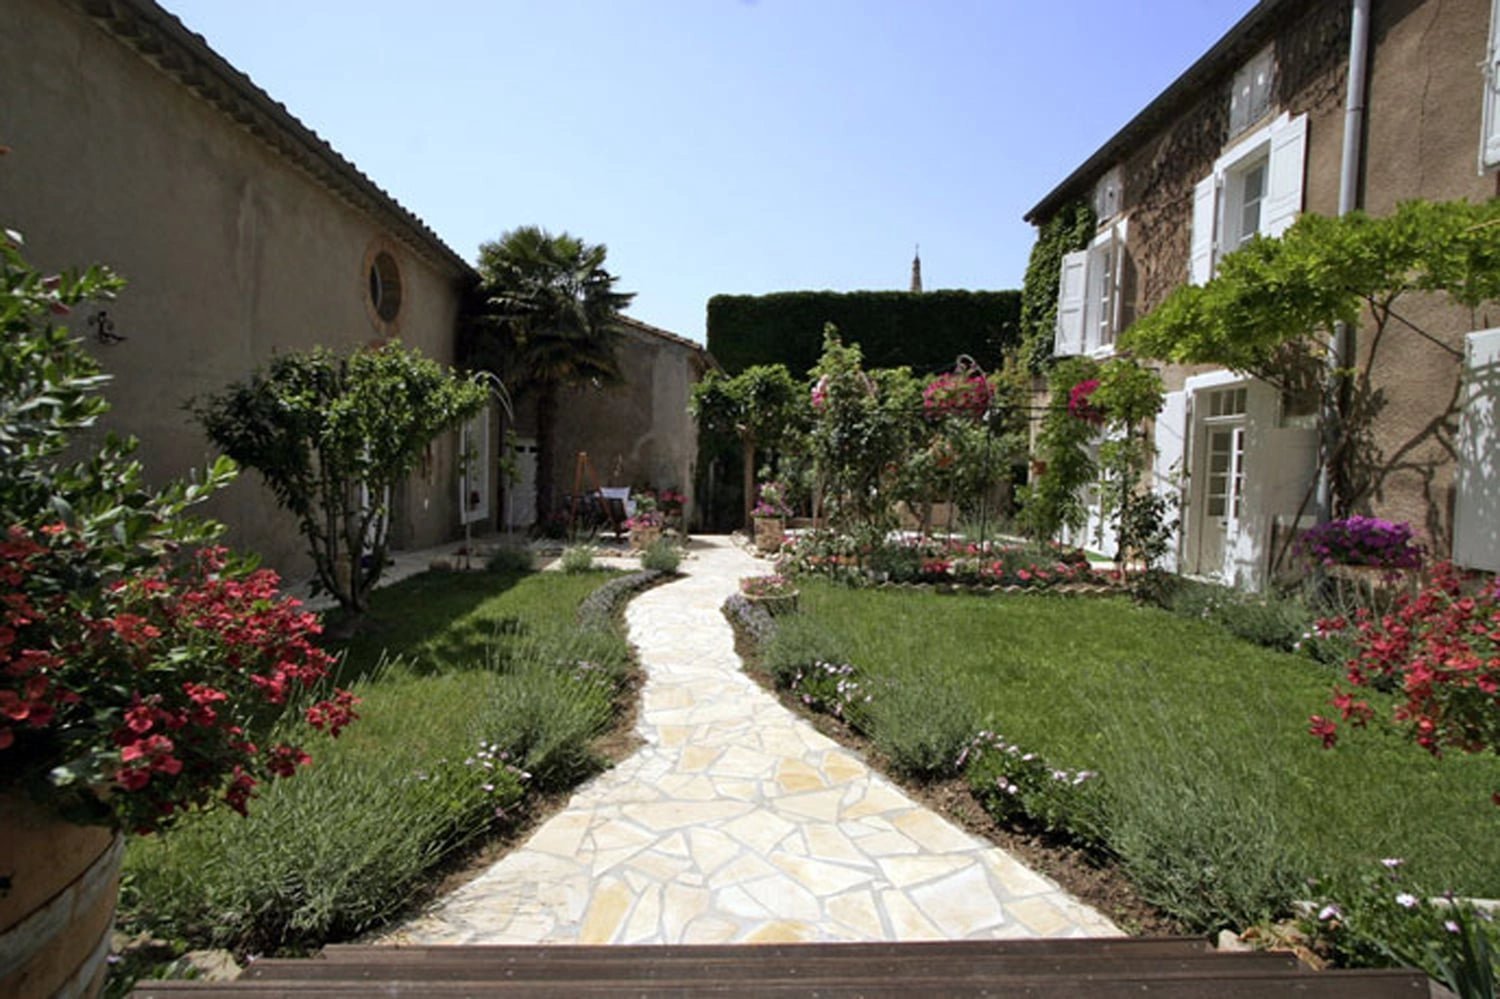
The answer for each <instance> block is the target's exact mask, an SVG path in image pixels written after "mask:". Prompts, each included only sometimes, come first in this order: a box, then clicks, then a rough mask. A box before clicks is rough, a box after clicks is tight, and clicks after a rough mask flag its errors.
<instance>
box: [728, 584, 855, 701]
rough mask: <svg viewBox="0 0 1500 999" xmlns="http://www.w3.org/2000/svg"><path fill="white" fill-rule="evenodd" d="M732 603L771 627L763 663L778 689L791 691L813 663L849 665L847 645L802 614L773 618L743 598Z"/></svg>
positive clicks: (763, 647)
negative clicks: (796, 678)
mask: <svg viewBox="0 0 1500 999" xmlns="http://www.w3.org/2000/svg"><path fill="white" fill-rule="evenodd" d="M730 600H731V601H739V602H742V603H744V604H745V605H746V606H747V607H749V608H750V609H751V610H753V611H754V612H755V613H756V614H761V615H764V616H765V618H766V621H767V622H768V623H770V625H771V627H770V630H769V637H768V640H766V641H765V642H764V643H763V644H762V645H761V657H760V662H761V666H762V668H763V669H764V670H765V671H766V672H767V673H769V674H770V675H771V677H772V678H773V679H774V680H775V681H776V685H777V686H778V687H781V688H782V689H790V688H791V686H792V683H793V680H794V679H795V677H796V676H797V675H798V674H799V673H801V672H803V671H804V670H806V669H807V668H808V667H810V666H812V665H813V664H814V663H817V662H834V663H843V662H848V661H849V658H850V657H849V650H848V649H847V648H846V647H845V645H844V643H843V642H840V641H837V640H836V639H835V638H834V636H833V634H832V633H831V632H829V631H828V630H827V629H826V628H824V627H822V626H821V625H819V624H818V623H817V621H816V620H815V619H814V618H813V617H811V616H809V615H801V614H799V615H794V616H791V617H780V618H772V617H771V615H770V614H768V613H767V612H766V611H764V610H762V609H761V608H760V607H758V606H756V605H754V604H751V603H750V602H749V601H748V600H745V598H744V597H743V596H740V595H738V594H736V595H735V596H733V597H731V598H730Z"/></svg>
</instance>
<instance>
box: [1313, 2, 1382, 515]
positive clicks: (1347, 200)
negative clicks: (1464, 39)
mask: <svg viewBox="0 0 1500 999" xmlns="http://www.w3.org/2000/svg"><path fill="white" fill-rule="evenodd" d="M1369 61H1370V0H1353V7H1352V9H1351V11H1350V16H1349V73H1348V84H1349V86H1348V92H1347V95H1346V96H1345V98H1344V148H1343V157H1342V159H1341V161H1340V164H1339V208H1338V213H1339V215H1340V216H1344V215H1348V214H1349V213H1350V212H1351V211H1353V210H1354V209H1355V208H1356V207H1357V203H1358V201H1359V165H1360V155H1361V152H1362V148H1361V146H1362V142H1363V138H1364V124H1365V81H1366V79H1367V76H1368V70H1369ZM1355 349H1356V344H1355V331H1354V330H1353V329H1352V328H1351V327H1350V326H1349V324H1347V323H1342V322H1341V323H1337V324H1335V325H1334V329H1333V350H1332V352H1331V353H1330V354H1329V357H1328V367H1329V376H1330V378H1331V379H1332V380H1333V382H1334V384H1335V385H1337V386H1338V392H1339V394H1340V395H1342V393H1343V392H1344V391H1345V390H1346V387H1345V385H1344V384H1343V383H1344V381H1345V376H1344V375H1343V374H1342V373H1341V372H1343V371H1345V370H1347V369H1348V368H1349V367H1350V366H1351V365H1352V364H1353V363H1354V354H1355ZM1322 425H1323V440H1322V450H1323V456H1324V459H1325V460H1324V461H1322V462H1320V463H1319V466H1318V485H1317V500H1316V503H1317V515H1318V522H1319V523H1324V522H1326V521H1328V520H1330V519H1332V517H1333V483H1332V482H1331V481H1330V477H1329V474H1328V464H1327V460H1326V459H1327V458H1328V457H1329V456H1331V455H1332V454H1333V452H1334V450H1335V449H1336V448H1337V447H1338V443H1339V435H1340V433H1342V431H1343V427H1342V425H1341V420H1340V407H1339V406H1338V405H1337V403H1336V402H1335V400H1334V399H1333V398H1329V399H1326V400H1325V401H1324V403H1323V419H1322Z"/></svg>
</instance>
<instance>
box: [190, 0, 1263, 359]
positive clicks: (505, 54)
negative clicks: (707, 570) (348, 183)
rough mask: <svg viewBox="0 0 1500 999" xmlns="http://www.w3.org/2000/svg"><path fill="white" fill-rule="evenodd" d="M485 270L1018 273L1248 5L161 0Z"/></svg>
mask: <svg viewBox="0 0 1500 999" xmlns="http://www.w3.org/2000/svg"><path fill="white" fill-rule="evenodd" d="M163 3H164V6H166V7H167V8H168V9H169V10H171V11H172V12H173V13H175V14H177V15H178V16H179V17H180V18H182V20H183V22H184V23H186V24H187V26H188V27H189V28H191V29H193V30H194V31H197V32H199V33H200V34H202V35H203V36H204V37H205V38H206V39H207V40H208V43H209V44H210V45H211V46H213V48H214V49H215V50H217V51H218V52H219V53H220V54H221V55H223V56H224V57H225V58H226V59H228V60H229V61H230V62H231V63H233V64H234V65H235V66H236V67H238V68H239V69H241V70H243V71H244V72H245V73H247V74H248V75H249V76H250V77H251V78H252V79H253V80H254V81H255V82H256V83H257V84H259V85H260V86H261V87H262V88H263V89H265V90H266V91H267V92H269V93H270V95H271V96H272V97H273V98H275V99H276V100H278V101H280V102H282V103H283V104H285V105H286V106H287V108H288V109H289V110H290V111H291V112H292V113H293V114H295V115H296V116H297V117H299V118H300V119H301V120H302V121H303V122H304V123H305V124H306V125H308V126H310V127H311V128H313V129H314V130H316V131H317V132H318V133H319V134H320V135H322V136H323V137H324V138H325V139H327V140H328V141H329V142H330V143H332V145H333V146H334V148H335V149H337V150H338V151H339V152H340V153H342V154H343V155H344V156H345V157H347V158H348V159H350V160H352V161H353V162H354V163H355V164H356V165H357V166H359V167H360V168H361V169H362V170H364V172H365V173H366V174H368V175H369V176H370V177H371V178H372V179H373V180H374V181H375V182H376V183H377V184H379V185H380V186H381V187H383V188H385V189H386V190H387V191H388V192H389V193H390V194H391V195H392V196H394V197H395V198H396V200H398V201H400V202H401V203H402V204H403V205H405V206H406V207H407V208H409V209H410V210H412V211H413V212H415V213H416V214H417V215H419V216H420V217H421V218H423V219H424V220H425V221H426V222H427V223H428V224H429V225H430V226H432V228H433V229H434V230H436V231H437V233H438V234H439V235H440V236H441V237H442V238H443V239H444V240H445V241H447V242H448V244H449V245H451V246H452V247H453V248H454V249H455V250H456V251H458V253H459V254H461V255H462V256H464V257H465V258H467V259H469V260H473V259H474V258H475V256H476V253H477V250H478V246H479V244H480V243H481V242H482V241H484V240H489V239H495V238H498V237H499V236H500V235H501V234H503V233H504V232H505V231H506V230H507V229H511V228H514V227H515V226H518V225H526V224H537V225H541V226H544V227H546V228H548V229H551V230H553V231H559V230H567V231H569V232H572V233H573V234H575V235H577V236H579V237H582V238H584V239H586V240H588V241H590V242H596V243H597V242H602V243H604V244H606V245H607V246H608V247H609V261H610V267H611V269H612V270H613V271H614V272H615V273H616V274H618V275H619V277H620V281H619V283H618V286H619V287H620V288H621V289H622V290H626V291H634V292H636V300H635V303H634V305H633V306H632V307H631V309H630V312H631V314H632V315H634V316H636V317H637V318H639V319H642V320H644V321H646V322H650V323H654V324H656V325H658V326H662V327H665V328H667V329H669V330H672V331H674V332H677V333H680V334H682V335H684V336H689V337H692V338H694V339H697V340H702V339H703V336H704V309H705V306H706V304H707V301H708V299H709V297H710V296H712V295H715V294H720V293H735V294H761V293H765V292H772V291H789V290H799V289H818V288H828V289H834V290H839V291H849V290H854V289H862V288H871V289H904V288H905V287H906V286H907V282H908V280H909V275H910V265H911V257H912V250H913V247H914V245H915V244H917V243H920V244H921V247H922V268H923V277H924V283H925V285H926V287H927V288H928V289H929V290H930V289H934V288H1014V287H1019V286H1020V283H1021V277H1022V275H1023V273H1024V271H1025V267H1026V257H1027V254H1028V253H1029V252H1030V249H1031V244H1032V241H1033V230H1032V229H1031V227H1030V226H1029V225H1027V224H1025V223H1024V222H1022V221H1021V216H1022V215H1023V214H1024V213H1025V212H1026V210H1027V209H1029V208H1030V207H1031V206H1032V205H1034V204H1035V203H1036V202H1037V201H1039V200H1040V199H1041V198H1042V196H1043V195H1045V194H1046V193H1047V192H1048V191H1049V190H1051V189H1052V187H1053V186H1054V185H1055V184H1056V183H1057V182H1058V181H1060V180H1062V179H1063V178H1064V177H1065V176H1067V174H1068V173H1070V172H1071V171H1072V170H1073V168H1074V167H1076V166H1077V165H1078V164H1079V163H1081V162H1082V161H1083V160H1084V159H1085V158H1086V157H1087V156H1088V155H1089V154H1090V153H1092V152H1093V151H1094V150H1095V149H1096V148H1098V146H1100V145H1101V144H1102V143H1103V142H1104V141H1105V140H1106V139H1108V138H1109V137H1110V136H1111V135H1113V134H1114V132H1115V131H1116V130H1118V129H1119V128H1120V126H1122V125H1124V124H1125V122H1126V121H1128V120H1129V119H1130V118H1131V117H1133V116H1134V115H1135V114H1136V112H1138V111H1139V110H1140V109H1141V108H1143V107H1144V106H1145V105H1146V104H1147V103H1148V102H1149V101H1150V100H1151V98H1153V97H1154V96H1155V95H1156V94H1157V93H1159V92H1160V91H1161V90H1162V89H1163V88H1164V87H1165V86H1167V84H1169V83H1171V81H1172V80H1174V79H1175V78H1176V77H1177V75H1178V74H1179V73H1181V72H1182V70H1184V69H1186V68H1187V67H1188V65H1190V64H1191V63H1192V62H1193V60H1195V59H1196V58H1197V57H1198V56H1199V55H1201V54H1202V53H1203V52H1204V51H1206V50H1207V49H1208V48H1209V47H1210V46H1211V45H1212V44H1213V43H1214V41H1216V40H1217V39H1218V38H1219V36H1220V35H1222V34H1223V33H1224V32H1225V31H1226V30H1227V29H1228V28H1229V27H1230V26H1231V25H1233V24H1234V23H1235V21H1237V20H1238V19H1239V18H1240V17H1241V16H1243V15H1244V14H1245V13H1246V12H1247V11H1248V10H1249V9H1250V8H1251V7H1253V6H1254V2H1253V0H1149V2H1148V0H1112V2H1111V0H1051V2H1048V0H1042V2H1035V0H901V2H896V0H549V2H542V0H532V2H527V3H519V2H509V0H507V2H480V0H474V2H458V0H428V2H427V3H422V4H413V3H411V2H410V0H407V2H403V3H394V2H388V0H362V2H359V3H353V2H346V0H315V2H309V0H300V2H297V3H292V2H286V0H257V2H254V3H227V2H225V0H163Z"/></svg>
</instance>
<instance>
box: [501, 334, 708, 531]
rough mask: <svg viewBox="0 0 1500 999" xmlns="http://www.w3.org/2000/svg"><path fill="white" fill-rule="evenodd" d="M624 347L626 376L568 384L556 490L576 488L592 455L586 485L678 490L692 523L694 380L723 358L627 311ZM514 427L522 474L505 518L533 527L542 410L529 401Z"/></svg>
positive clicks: (508, 495) (561, 493)
mask: <svg viewBox="0 0 1500 999" xmlns="http://www.w3.org/2000/svg"><path fill="white" fill-rule="evenodd" d="M620 326H621V335H620V339H619V343H618V347H617V352H618V357H619V362H620V373H621V375H622V381H621V383H620V384H618V385H613V386H603V387H596V386H592V385H585V386H580V387H578V388H572V389H566V390H564V391H563V392H562V394H561V398H560V399H559V401H558V419H557V428H556V434H557V441H556V463H557V467H555V468H554V469H553V470H552V481H553V487H554V490H553V492H554V495H555V496H556V497H557V498H558V499H559V501H561V500H562V498H563V497H565V496H567V495H568V494H570V493H572V492H573V489H574V486H575V484H576V483H575V480H577V479H578V478H579V476H578V455H579V454H587V455H588V471H587V472H586V473H585V474H584V475H583V476H582V482H581V483H577V484H581V485H582V487H583V489H584V490H585V491H589V490H592V489H593V488H594V485H595V482H594V481H593V480H594V478H595V477H597V480H598V483H597V484H598V485H601V486H604V487H605V488H616V489H619V488H630V489H635V490H642V489H654V490H658V491H659V490H662V489H675V490H676V491H677V492H680V493H682V494H683V495H684V496H687V497H688V504H689V506H688V518H689V519H688V522H689V523H692V519H693V515H692V493H693V473H694V470H695V466H696V463H697V460H698V431H697V425H696V423H694V421H693V418H692V416H691V415H690V414H689V412H688V400H689V398H690V397H691V394H692V390H693V386H694V385H696V384H698V382H699V381H701V380H702V379H703V376H704V375H705V374H707V373H708V371H709V370H710V369H711V368H714V367H717V364H716V362H715V361H714V360H713V358H712V356H711V355H710V354H709V353H708V351H707V349H705V348H704V347H703V345H702V344H699V343H695V342H694V341H692V340H689V339H686V338H685V337H680V336H678V335H676V334H675V333H669V332H667V331H666V330H664V329H660V328H658V327H656V326H652V325H650V324H648V323H643V322H641V321H640V320H638V319H633V318H631V317H629V316H621V317H620ZM516 417H517V423H516V426H515V428H514V430H515V434H516V437H517V441H516V443H517V446H518V453H517V457H518V462H517V465H518V468H517V472H518V473H519V480H518V481H517V482H516V483H515V484H514V485H513V486H512V487H510V488H508V489H506V490H505V495H504V498H503V500H502V502H503V508H502V511H501V514H500V520H501V523H502V524H504V525H507V526H514V527H515V528H524V527H527V526H529V525H530V524H531V523H532V522H533V520H534V519H535V517H536V510H535V504H536V475H537V470H536V437H535V435H536V427H535V425H534V424H535V420H534V410H533V408H532V407H530V406H525V405H522V406H520V407H519V408H518V412H517V414H516Z"/></svg>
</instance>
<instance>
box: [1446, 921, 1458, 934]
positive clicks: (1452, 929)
mask: <svg viewBox="0 0 1500 999" xmlns="http://www.w3.org/2000/svg"><path fill="white" fill-rule="evenodd" d="M1443 929H1445V930H1447V931H1448V932H1449V933H1460V932H1462V931H1461V930H1460V929H1459V928H1458V924H1457V923H1455V922H1454V921H1453V920H1451V919H1445V920H1443Z"/></svg>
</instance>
